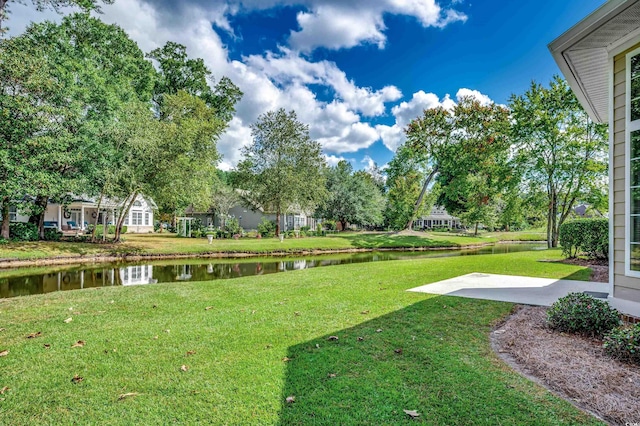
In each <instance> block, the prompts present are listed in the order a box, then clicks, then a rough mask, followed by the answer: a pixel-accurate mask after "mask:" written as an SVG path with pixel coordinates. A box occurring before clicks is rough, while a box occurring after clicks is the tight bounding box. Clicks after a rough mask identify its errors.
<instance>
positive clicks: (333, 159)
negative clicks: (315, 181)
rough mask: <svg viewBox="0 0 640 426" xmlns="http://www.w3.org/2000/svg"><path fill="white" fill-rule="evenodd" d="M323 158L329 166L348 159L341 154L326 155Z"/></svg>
mask: <svg viewBox="0 0 640 426" xmlns="http://www.w3.org/2000/svg"><path fill="white" fill-rule="evenodd" d="M324 158H325V160H326V161H327V164H328V165H329V166H331V167H335V166H337V165H338V163H339V162H341V161H349V160H347V159H346V158H344V157H343V156H340V157H338V156H336V155H326V154H325V156H324Z"/></svg>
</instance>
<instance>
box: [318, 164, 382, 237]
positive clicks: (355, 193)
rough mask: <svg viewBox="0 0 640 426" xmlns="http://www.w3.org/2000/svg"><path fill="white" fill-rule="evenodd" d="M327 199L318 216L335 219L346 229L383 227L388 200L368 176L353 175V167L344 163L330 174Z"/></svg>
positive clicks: (327, 173)
mask: <svg viewBox="0 0 640 426" xmlns="http://www.w3.org/2000/svg"><path fill="white" fill-rule="evenodd" d="M326 176H327V198H326V199H325V200H324V202H323V203H322V204H321V205H320V207H319V208H318V210H316V215H317V216H319V217H323V218H327V219H335V220H337V221H339V222H341V223H342V229H343V230H344V229H346V226H347V223H350V224H354V225H360V226H375V225H379V224H381V223H382V220H383V217H382V209H383V208H384V198H383V196H382V193H381V192H380V189H379V187H378V186H377V185H376V183H375V182H374V180H373V178H372V177H371V175H369V174H368V173H367V172H362V171H361V172H355V173H354V172H353V168H352V167H351V164H349V163H348V162H347V161H340V162H339V163H338V164H337V165H336V166H335V167H331V168H329V169H327V170H326Z"/></svg>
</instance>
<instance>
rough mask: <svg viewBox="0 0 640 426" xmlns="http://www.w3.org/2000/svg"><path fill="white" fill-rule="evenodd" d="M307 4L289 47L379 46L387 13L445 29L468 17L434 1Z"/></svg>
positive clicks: (382, 43) (361, 0) (306, 49)
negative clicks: (444, 7)
mask: <svg viewBox="0 0 640 426" xmlns="http://www.w3.org/2000/svg"><path fill="white" fill-rule="evenodd" d="M286 3H289V2H286ZM292 3H293V2H292ZM308 3H311V5H310V6H309V9H308V10H307V11H304V12H300V13H298V16H297V20H298V25H299V27H300V29H299V30H298V31H292V32H291V36H290V44H291V46H292V47H293V48H294V49H296V50H299V51H302V52H310V51H313V50H314V49H316V48H318V47H325V48H328V49H336V50H337V49H342V48H350V47H354V46H358V45H360V44H363V43H368V44H374V45H376V46H378V48H380V49H382V48H383V47H384V46H385V43H386V36H385V34H384V31H385V30H386V27H385V24H384V15H385V14H387V13H389V14H396V15H405V16H412V17H415V18H416V19H417V20H418V22H420V23H421V24H422V26H424V27H438V28H444V27H445V26H447V25H449V24H450V23H453V22H456V21H461V22H464V21H466V19H467V16H466V15H465V14H464V13H462V12H460V11H457V10H454V9H444V10H443V9H442V7H441V6H440V5H439V4H438V3H437V2H436V0H377V1H370V0H355V1H354V0H352V1H340V2H337V1H319V0H316V1H309V2H308Z"/></svg>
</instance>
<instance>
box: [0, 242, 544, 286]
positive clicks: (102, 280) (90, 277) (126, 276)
mask: <svg viewBox="0 0 640 426" xmlns="http://www.w3.org/2000/svg"><path fill="white" fill-rule="evenodd" d="M542 248H544V246H543V245H541V244H500V245H496V246H491V247H484V248H480V249H474V250H447V251H435V252H434V251H388V252H367V253H354V254H350V255H324V256H313V257H306V258H296V259H286V260H283V259H278V258H273V257H271V258H268V257H264V258H259V259H258V260H256V261H237V260H229V259H224V260H221V261H217V260H216V261H208V260H202V259H190V260H186V261H175V264H168V262H150V263H147V264H131V263H129V264H125V263H120V264H103V265H100V266H83V267H78V266H76V267H70V268H67V269H61V268H57V269H55V270H54V269H53V268H52V271H54V272H48V273H44V274H42V273H40V274H33V275H32V274H29V271H28V270H26V272H25V270H24V269H23V270H21V271H20V272H19V273H20V275H19V276H9V277H5V278H0V298H7V297H16V296H26V295H30V294H40V293H49V292H53V291H65V290H77V289H83V288H96V287H110V286H127V285H144V284H154V283H166V282H180V281H211V280H219V279H228V278H237V277H244V276H251V275H263V274H273V273H279V272H285V271H293V270H300V269H308V268H315V267H319V266H331V265H344V264H349V263H365V262H380V261H385V260H406V259H423V258H432V257H450V256H465V255H478V254H494V253H511V252H518V251H531V250H540V249H542ZM178 262H179V263H178ZM17 273H18V272H17Z"/></svg>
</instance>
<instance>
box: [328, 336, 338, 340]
mask: <svg viewBox="0 0 640 426" xmlns="http://www.w3.org/2000/svg"><path fill="white" fill-rule="evenodd" d="M327 340H332V341H335V340H338V336H329V337H327Z"/></svg>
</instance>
